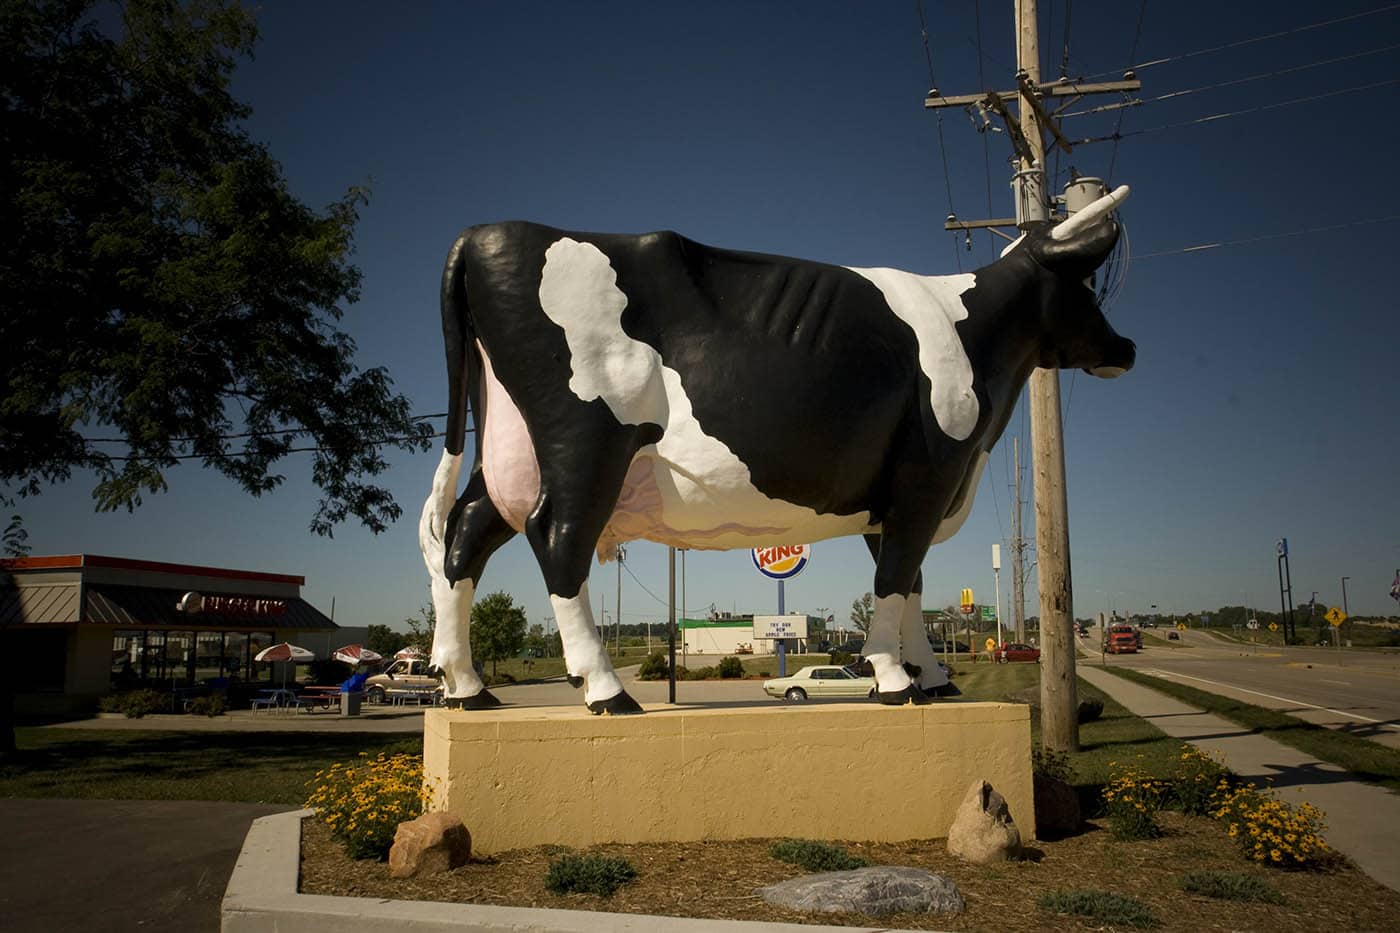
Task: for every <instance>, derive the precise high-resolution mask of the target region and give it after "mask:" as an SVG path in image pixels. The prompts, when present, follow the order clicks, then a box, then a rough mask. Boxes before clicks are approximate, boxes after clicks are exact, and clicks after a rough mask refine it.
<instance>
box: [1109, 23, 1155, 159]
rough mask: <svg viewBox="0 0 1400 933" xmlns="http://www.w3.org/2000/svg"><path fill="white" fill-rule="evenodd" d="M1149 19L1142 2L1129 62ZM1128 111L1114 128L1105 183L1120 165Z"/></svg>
mask: <svg viewBox="0 0 1400 933" xmlns="http://www.w3.org/2000/svg"><path fill="white" fill-rule="evenodd" d="M1146 18H1147V0H1142V6H1140V7H1138V18H1137V29H1136V30H1135V31H1134V32H1133V50H1132V51H1131V52H1129V53H1128V61H1132V60H1133V59H1135V58H1137V50H1138V43H1139V42H1141V41H1142V22H1143V20H1145V19H1146ZM1126 112H1127V111H1123V112H1120V113H1119V114H1118V123H1117V124H1116V125H1115V126H1114V127H1113V153H1112V154H1111V155H1110V156H1109V157H1108V173H1107V174H1106V175H1104V181H1105V182H1112V181H1113V167H1114V166H1115V165H1117V164H1118V143H1119V141H1120V140H1121V139H1122V136H1121V135H1120V134H1121V133H1122V131H1123V116H1124V114H1125V113H1126Z"/></svg>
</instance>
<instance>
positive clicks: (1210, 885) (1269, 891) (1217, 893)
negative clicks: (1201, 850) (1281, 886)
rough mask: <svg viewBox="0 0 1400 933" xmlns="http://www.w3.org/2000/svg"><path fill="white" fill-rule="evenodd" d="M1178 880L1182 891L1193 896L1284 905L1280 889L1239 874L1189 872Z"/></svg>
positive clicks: (1263, 881)
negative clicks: (1199, 895)
mask: <svg viewBox="0 0 1400 933" xmlns="http://www.w3.org/2000/svg"><path fill="white" fill-rule="evenodd" d="M1177 880H1178V883H1179V884H1180V885H1181V890H1183V891H1186V892H1189V893H1191V894H1201V895H1204V896H1205V897H1214V898H1217V899H1219V900H1223V901H1259V902H1261V903H1264V904H1282V903H1284V898H1283V895H1282V894H1280V893H1279V890H1278V888H1276V887H1274V886H1273V885H1271V884H1269V882H1267V881H1265V880H1264V879H1262V878H1256V877H1254V876H1253V875H1245V874H1240V873H1239V872H1225V871H1206V870H1204V869H1201V870H1197V871H1188V872H1187V873H1186V874H1184V875H1182V876H1181V877H1180V878H1179V879H1177Z"/></svg>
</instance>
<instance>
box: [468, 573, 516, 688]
mask: <svg viewBox="0 0 1400 933" xmlns="http://www.w3.org/2000/svg"><path fill="white" fill-rule="evenodd" d="M526 625H527V621H526V619H525V610H524V609H523V608H521V607H520V606H517V605H516V604H515V600H514V599H512V598H511V596H510V594H509V593H504V592H495V593H492V594H491V595H490V596H487V597H486V598H485V599H478V600H477V601H476V604H475V605H473V606H472V626H471V634H470V638H471V642H472V657H473V658H474V659H476V660H478V661H490V662H491V676H492V677H494V676H496V662H497V661H499V660H501V659H502V658H509V657H511V656H513V655H515V654H518V653H519V652H520V649H521V648H523V647H525V629H526Z"/></svg>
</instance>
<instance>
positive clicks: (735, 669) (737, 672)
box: [719, 658, 744, 680]
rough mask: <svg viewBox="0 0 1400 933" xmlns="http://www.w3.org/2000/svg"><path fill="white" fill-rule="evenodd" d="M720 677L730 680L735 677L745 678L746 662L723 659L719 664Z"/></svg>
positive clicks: (735, 659)
mask: <svg viewBox="0 0 1400 933" xmlns="http://www.w3.org/2000/svg"><path fill="white" fill-rule="evenodd" d="M719 676H720V677H722V678H724V679H726V680H730V679H733V678H735V677H743V676H744V662H743V661H740V660H739V659H738V658H721V659H720V662H719Z"/></svg>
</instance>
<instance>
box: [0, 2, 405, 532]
mask: <svg viewBox="0 0 1400 933" xmlns="http://www.w3.org/2000/svg"><path fill="white" fill-rule="evenodd" d="M113 12H115V13H116V16H113V15H111V14H112V13H113ZM99 14H100V15H101V16H102V22H103V24H102V25H101V26H99V25H98V24H97V22H96V17H97V16H98V15H99ZM256 39H257V27H256V24H255V22H254V19H253V16H252V15H251V14H250V13H249V12H248V11H246V10H244V9H242V8H241V7H240V6H239V5H238V2H237V0H187V2H175V0H122V2H117V3H104V4H101V5H99V4H97V2H96V0H5V2H4V3H3V4H0V47H3V48H4V49H5V54H4V56H3V64H0V210H3V217H4V223H0V294H3V295H4V313H3V314H0V347H3V348H4V350H3V353H0V497H3V498H5V499H7V500H10V501H12V500H13V494H14V493H18V494H19V495H33V494H37V493H39V492H40V491H41V489H42V488H43V487H44V486H45V485H47V484H50V483H55V482H62V481H64V480H67V479H69V478H70V477H71V476H72V474H73V472H74V470H78V469H90V470H93V471H94V472H95V473H96V476H97V483H96V487H95V489H94V490H93V497H94V499H95V501H96V504H97V508H98V509H100V510H113V509H117V508H126V509H132V508H134V507H135V506H137V505H140V504H141V498H142V495H143V494H144V493H156V492H160V491H162V490H164V489H165V487H166V483H165V478H164V471H165V470H167V469H169V468H170V467H172V466H174V465H176V464H177V463H178V462H179V460H181V459H194V460H197V461H200V462H202V463H203V464H204V465H205V466H206V467H212V468H214V469H216V470H218V471H220V472H221V473H223V474H224V475H226V476H228V477H229V478H230V479H232V480H233V481H234V482H236V483H238V484H239V486H241V487H242V488H243V489H244V490H246V491H247V492H249V493H251V494H253V495H259V494H261V493H264V492H267V491H269V490H271V489H274V488H275V487H277V486H278V485H279V484H280V483H281V482H282V481H283V476H282V475H281V474H279V473H277V472H275V471H274V469H273V468H274V466H275V465H276V464H277V463H278V461H280V460H281V459H282V458H283V457H285V456H287V454H288V453H290V452H292V451H293V450H294V448H302V449H304V448H308V447H309V448H314V454H313V462H312V476H313V478H314V480H315V482H316V483H317V485H318V486H319V487H320V489H321V490H322V493H323V497H322V498H321V500H320V503H319V506H318V508H317V510H316V512H315V515H314V517H313V518H312V520H311V528H312V530H314V531H316V532H318V533H321V534H329V533H330V531H331V529H332V527H333V526H334V525H335V524H337V523H338V522H340V521H343V520H345V519H346V518H347V517H354V518H358V519H359V520H360V521H362V522H363V523H364V524H365V525H366V526H368V527H369V528H370V529H371V530H373V531H376V532H378V531H381V530H383V529H384V528H385V527H386V525H387V523H389V522H391V521H393V520H394V519H396V518H398V516H399V515H400V513H401V510H400V508H399V506H398V505H397V504H396V503H395V502H394V500H393V498H392V496H391V495H390V493H389V492H388V491H387V490H386V489H384V488H381V487H379V486H376V485H374V484H373V483H371V482H369V479H370V478H372V477H374V476H377V475H378V474H379V473H381V472H382V471H383V470H384V469H385V467H386V466H387V464H386V461H385V460H384V459H383V457H382V456H381V453H380V451H381V449H382V447H383V446H384V445H386V444H387V445H392V446H397V447H400V448H403V449H426V448H427V446H428V441H427V435H428V433H429V429H428V428H427V427H426V426H425V425H422V424H419V423H415V422H414V421H413V419H412V418H411V413H410V409H409V405H408V401H407V400H406V399H405V398H404V397H402V396H401V395H395V394H393V392H392V383H391V381H390V379H389V377H388V375H387V374H386V372H385V371H384V370H383V369H379V368H369V369H363V370H360V369H358V368H357V367H356V364H355V345H354V343H353V342H352V341H351V340H350V338H349V337H347V336H346V335H345V334H343V333H341V332H339V331H338V330H337V329H336V322H337V320H338V319H339V318H340V316H341V314H342V312H343V308H344V306H345V305H346V304H348V303H350V302H353V301H355V300H356V299H357V298H358V296H359V287H360V272H359V270H358V269H357V268H356V267H355V266H354V265H352V264H351V263H350V261H349V258H350V254H351V252H352V247H353V241H352V237H353V230H354V225H355V222H356V220H357V212H358V210H359V208H360V207H361V205H363V204H364V203H365V200H366V194H365V192H364V191H363V190H362V189H359V188H350V189H349V190H348V191H347V192H346V194H345V195H344V197H342V198H341V199H340V200H338V201H336V202H335V203H332V204H330V205H329V206H328V207H326V208H325V209H324V210H322V211H316V210H313V209H312V208H310V207H308V206H307V205H305V204H303V203H302V202H300V201H299V200H297V198H295V197H294V196H293V195H292V194H291V193H290V192H289V191H288V189H287V184H286V182H285V180H284V179H283V177H282V173H281V168H280V166H279V165H278V164H277V162H276V161H275V160H274V159H273V157H272V155H271V153H269V152H268V150H267V149H266V148H265V147H264V146H263V145H261V144H259V143H257V142H255V141H254V140H252V139H251V138H249V136H248V135H247V134H246V132H245V131H244V130H243V128H242V126H241V121H242V120H243V119H244V118H246V117H247V116H248V114H249V108H248V107H247V106H245V105H244V104H242V103H240V102H239V101H237V100H236V99H234V97H233V96H232V95H231V94H230V92H229V80H230V76H231V75H232V73H233V70H234V68H235V65H236V62H237V60H238V59H239V58H241V57H243V56H246V55H250V54H251V52H252V49H253V46H254V44H255V41H256ZM108 438H114V439H115V440H116V441H117V443H115V444H110V443H101V442H100V439H108ZM7 494H8V495H7Z"/></svg>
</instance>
